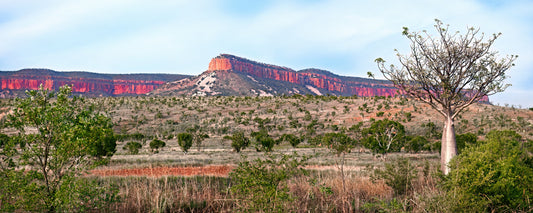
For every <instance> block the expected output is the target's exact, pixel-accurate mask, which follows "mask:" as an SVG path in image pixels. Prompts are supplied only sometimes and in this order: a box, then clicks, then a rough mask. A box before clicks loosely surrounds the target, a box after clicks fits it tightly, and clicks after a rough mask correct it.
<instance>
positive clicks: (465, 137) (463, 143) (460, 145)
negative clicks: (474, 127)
mask: <svg viewBox="0 0 533 213" xmlns="http://www.w3.org/2000/svg"><path fill="white" fill-rule="evenodd" d="M455 140H456V143H457V154H461V152H462V151H463V150H464V149H465V148H466V147H468V146H473V145H476V144H477V135H476V134H474V133H465V134H460V135H457V136H455Z"/></svg>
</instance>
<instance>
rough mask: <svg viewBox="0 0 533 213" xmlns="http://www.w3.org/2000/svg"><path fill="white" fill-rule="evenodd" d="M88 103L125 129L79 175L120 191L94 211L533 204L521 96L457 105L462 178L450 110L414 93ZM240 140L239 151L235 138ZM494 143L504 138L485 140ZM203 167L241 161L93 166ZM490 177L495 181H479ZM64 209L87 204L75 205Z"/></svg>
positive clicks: (532, 121) (6, 105) (529, 128)
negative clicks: (201, 171) (183, 172)
mask: <svg viewBox="0 0 533 213" xmlns="http://www.w3.org/2000/svg"><path fill="white" fill-rule="evenodd" d="M0 103H1V105H0V108H1V110H2V117H1V120H2V124H3V127H2V137H1V138H0V140H1V141H0V142H1V145H2V151H5V150H6V149H5V144H10V143H8V141H10V140H11V138H13V136H14V135H16V134H17V130H16V129H13V128H8V127H7V126H8V125H6V122H7V119H6V115H7V114H9V113H11V112H10V110H12V109H13V107H14V104H15V103H16V101H15V100H14V99H2V100H0ZM80 104H86V105H87V106H89V105H94V110H95V111H97V112H99V113H102V114H103V115H105V116H107V117H108V118H110V119H111V122H112V124H113V131H114V133H115V139H116V149H115V150H116V152H115V153H114V154H113V156H112V157H110V158H109V161H108V162H107V163H106V164H105V165H99V166H96V167H91V168H88V170H87V173H86V174H85V175H80V176H78V177H77V178H78V179H84V180H90V181H91V183H98V184H99V185H100V186H101V187H103V188H106V189H109V190H108V192H107V193H114V195H116V198H117V199H110V200H109V202H108V203H106V204H105V205H103V206H102V205H99V206H90V208H92V209H93V210H94V211H104V212H105V211H109V212H115V211H116V212H193V211H194V212H198V211H200V212H234V211H246V212H248V211H254V212H309V211H311V212H377V211H385V212H403V211H408V212H456V211H460V210H464V209H468V211H516V212H528V211H532V210H533V209H532V207H531V206H533V205H532V204H531V202H532V201H533V200H532V199H533V198H532V195H533V191H532V190H533V180H532V179H533V176H532V174H533V173H531V171H533V166H532V165H533V163H532V162H533V157H532V155H533V154H532V153H533V144H532V143H533V142H532V140H533V111H532V110H530V109H522V107H521V106H493V105H489V104H481V103H476V104H473V105H472V106H470V107H469V108H468V109H467V110H466V111H465V112H464V113H463V114H461V115H460V116H458V118H457V119H456V131H457V135H458V137H457V143H458V147H459V153H460V154H459V155H458V157H457V158H454V159H455V161H452V162H453V163H454V164H453V165H452V166H451V167H452V168H460V169H456V170H453V169H452V171H451V173H450V174H453V175H455V176H454V177H456V179H454V178H450V176H444V175H442V173H441V171H440V169H439V168H440V165H439V156H440V155H439V150H440V138H441V134H442V131H443V130H442V126H443V123H442V121H441V118H440V117H439V116H440V115H439V114H437V113H435V112H434V111H432V110H431V109H430V108H429V106H427V105H424V104H422V103H421V102H417V101H414V100H408V99H403V98H386V97H373V98H368V97H336V96H311V95H307V96H302V95H294V96H277V97H231V96H229V97H224V96H213V97H185V96H180V97H154V96H138V97H103V98H86V99H84V101H83V102H81V103H80ZM508 130H510V131H508ZM180 135H181V136H180ZM239 138H240V139H239ZM189 140H190V141H191V142H188V141H189ZM239 140H240V142H241V143H239V150H238V152H237V150H236V148H235V146H234V145H233V143H234V142H235V141H239ZM180 141H182V143H181V142H180ZM502 141H503V142H502ZM186 142H187V143H186ZM244 142H246V143H244ZM183 145H187V147H186V149H184V147H182V146H183ZM17 146H18V145H17ZM487 147H488V148H487ZM490 147H498V149H495V150H492V151H493V152H490V151H487V152H483V151H481V149H482V148H483V149H485V150H491V149H490ZM463 153H464V154H463ZM2 154H3V155H4V154H5V153H4V152H3V153H2ZM461 159H466V160H464V161H461ZM471 159H485V161H483V162H486V163H487V164H490V163H494V165H495V166H490V165H492V164H490V165H488V166H486V167H483V168H484V169H485V170H483V171H480V170H475V169H473V168H479V165H475V164H472V163H473V162H472V160H471ZM494 159H507V160H506V161H505V162H503V163H502V162H500V161H498V160H494ZM491 160H494V162H491ZM483 162H479V163H483ZM457 165H461V166H457ZM2 166H3V167H2V171H1V172H0V173H1V175H6V174H7V173H5V172H4V171H6V170H5V166H7V165H5V163H4V162H3V163H2ZM203 166H226V167H227V168H231V172H230V173H229V174H228V173H227V172H226V173H225V174H222V175H196V176H172V175H170V176H168V175H167V176H165V175H164V176H150V175H140V176H134V175H133V176H105V175H91V174H92V173H91V169H98V170H102V171H105V170H109V171H111V170H120V169H141V168H151V169H154V168H159V167H164V168H182V167H193V168H196V167H197V168H202V167H203ZM454 166H456V167H454ZM491 168H497V169H499V170H497V171H492V170H490V169H491ZM504 171H505V172H504ZM454 172H455V173H454ZM472 172H487V173H486V174H485V175H484V176H485V177H487V178H492V179H491V180H495V181H497V180H501V178H505V179H504V180H505V181H507V182H501V181H500V182H495V184H499V185H495V186H494V185H490V183H487V182H483V181H484V180H476V179H474V178H471V177H473V176H475V175H473V173H472ZM496 173H497V174H496ZM488 174H490V175H488ZM502 174H505V175H507V176H503V175H502ZM517 174H520V175H517ZM477 175H480V174H477ZM498 175H500V176H498ZM522 175H525V176H522ZM518 176H520V177H518ZM8 179H9V178H6V176H2V178H1V179H0V180H1V183H0V186H6V184H9V183H6V182H5V181H6V180H8ZM24 181H28V183H32V180H24ZM33 182H35V183H38V182H37V181H33ZM458 183H461V184H460V185H457V184H458ZM482 184H486V185H485V186H484V187H478V188H468V186H469V185H474V186H480V185H481V186H483V185H482ZM14 187H15V186H14ZM9 189H13V188H9ZM10 193H11V195H16V196H22V195H24V194H21V193H22V192H20V191H17V190H16V187H15V189H13V190H10V191H8V188H4V187H0V194H2V195H0V211H9V210H13V209H6V208H7V207H8V206H11V205H8V204H9V202H14V201H13V200H11V199H9V198H8V197H7V196H6V195H9V194H10ZM516 193H518V194H519V195H517V194H516ZM21 199H27V200H28V201H31V199H37V198H35V197H21ZM17 205H18V206H16V209H20V210H25V209H26V208H25V205H24V203H19V204H17ZM87 208H89V207H87ZM90 208H89V209H90ZM461 208H462V209H461ZM63 209H64V210H66V211H76V209H68V206H65V207H64V208H63ZM30 210H31V209H30ZM78 210H79V209H78Z"/></svg>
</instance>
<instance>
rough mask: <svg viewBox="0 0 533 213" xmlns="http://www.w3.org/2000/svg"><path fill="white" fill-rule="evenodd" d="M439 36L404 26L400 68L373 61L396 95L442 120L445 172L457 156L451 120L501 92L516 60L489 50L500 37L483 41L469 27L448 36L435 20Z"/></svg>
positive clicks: (377, 60) (442, 164) (478, 34)
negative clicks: (406, 48)
mask: <svg viewBox="0 0 533 213" xmlns="http://www.w3.org/2000/svg"><path fill="white" fill-rule="evenodd" d="M435 22H436V24H435V28H436V30H437V33H438V35H437V36H436V37H434V36H432V35H430V34H429V33H428V32H426V31H422V32H410V31H409V29H408V28H406V27H404V31H403V35H405V36H406V37H407V39H409V40H410V41H411V45H410V46H411V54H409V55H402V54H400V53H399V51H398V50H395V51H396V53H397V54H396V55H397V56H398V59H399V61H400V64H401V66H400V67H396V66H394V65H390V67H388V68H387V67H386V66H385V60H383V59H382V58H378V59H376V62H377V64H378V68H379V70H380V71H381V72H382V73H383V75H384V76H385V78H386V79H388V80H389V81H391V82H393V83H394V85H395V86H396V87H398V88H399V89H400V93H403V94H405V95H408V96H411V97H414V98H415V99H418V100H420V101H422V102H424V103H427V104H429V105H430V106H431V107H432V108H433V109H435V110H436V111H437V112H439V113H440V114H442V116H443V117H444V119H445V121H444V128H443V134H442V145H441V169H442V171H443V172H444V173H445V174H448V172H449V168H448V166H447V164H448V163H449V162H450V160H451V159H452V158H453V157H454V156H455V155H457V145H456V141H455V130H454V119H455V117H457V115H459V114H460V113H461V112H463V110H465V108H467V107H468V106H469V105H471V104H472V103H475V102H478V101H480V100H481V99H482V98H483V97H486V96H488V95H492V94H494V93H498V92H503V91H504V90H505V88H507V87H508V86H509V85H508V84H504V83H503V81H504V80H505V79H506V77H507V76H506V75H505V72H506V71H507V70H508V69H509V68H511V67H512V66H514V64H513V62H514V60H515V59H516V58H517V57H518V56H515V55H510V56H509V55H508V56H505V57H501V58H500V57H499V55H498V52H497V51H492V50H491V47H492V44H493V43H494V41H495V40H496V39H497V38H498V37H499V36H500V35H501V33H498V34H493V35H492V36H491V37H489V38H488V39H485V34H484V33H479V29H475V28H468V30H467V32H466V34H464V35H462V34H460V32H455V33H453V32H450V31H449V30H448V29H449V26H448V25H443V23H442V22H441V21H439V20H435Z"/></svg>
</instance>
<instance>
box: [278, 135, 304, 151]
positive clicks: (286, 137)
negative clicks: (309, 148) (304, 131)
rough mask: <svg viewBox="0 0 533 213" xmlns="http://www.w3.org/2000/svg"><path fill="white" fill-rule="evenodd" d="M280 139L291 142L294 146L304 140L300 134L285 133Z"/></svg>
mask: <svg viewBox="0 0 533 213" xmlns="http://www.w3.org/2000/svg"><path fill="white" fill-rule="evenodd" d="M280 139H281V141H287V142H289V144H291V146H292V147H293V148H296V147H297V146H298V144H300V143H301V142H302V140H301V139H300V138H299V137H298V136H296V135H293V134H283V135H282V136H281V138H280Z"/></svg>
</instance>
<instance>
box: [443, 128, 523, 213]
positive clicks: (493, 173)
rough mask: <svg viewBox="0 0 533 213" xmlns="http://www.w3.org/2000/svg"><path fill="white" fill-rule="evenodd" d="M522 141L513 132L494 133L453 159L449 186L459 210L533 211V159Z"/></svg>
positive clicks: (490, 133)
mask: <svg viewBox="0 0 533 213" xmlns="http://www.w3.org/2000/svg"><path fill="white" fill-rule="evenodd" d="M521 141H522V138H521V136H520V135H519V134H517V133H516V132H514V131H510V130H506V131H491V132H489V133H488V134H487V138H486V141H482V142H481V143H480V144H479V145H478V146H471V147H467V148H466V149H465V150H463V152H462V153H461V154H460V155H458V156H457V157H456V158H454V159H453V160H452V162H451V164H450V168H451V171H450V174H449V175H448V179H447V181H446V186H447V188H448V190H449V193H448V194H449V195H450V200H452V201H454V202H455V204H454V205H453V207H455V208H456V210H457V211H462V212H484V211H486V212H494V211H496V212H506V211H507V212H514V211H531V210H532V209H531V203H532V202H533V201H532V198H533V163H532V162H533V159H532V157H531V153H528V151H527V150H525V149H524V148H523V144H522V143H521Z"/></svg>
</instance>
